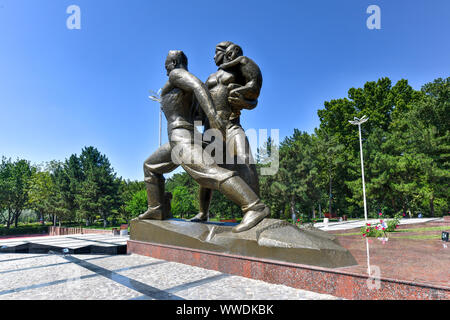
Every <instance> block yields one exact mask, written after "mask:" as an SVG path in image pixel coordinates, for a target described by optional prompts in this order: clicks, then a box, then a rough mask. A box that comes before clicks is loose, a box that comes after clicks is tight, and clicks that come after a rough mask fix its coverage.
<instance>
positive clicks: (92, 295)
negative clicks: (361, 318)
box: [0, 253, 338, 300]
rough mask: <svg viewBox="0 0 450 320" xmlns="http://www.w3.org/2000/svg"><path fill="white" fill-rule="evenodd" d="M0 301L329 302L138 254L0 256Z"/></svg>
mask: <svg viewBox="0 0 450 320" xmlns="http://www.w3.org/2000/svg"><path fill="white" fill-rule="evenodd" d="M0 279H1V281H0V300H27V299H36V300H154V299H157V300H172V299H173V300H185V299H187V300H192V299H194V300H215V299H223V300H253V299H256V300H267V299H270V300H318V299H320V300H329V299H338V298H336V297H333V296H330V295H324V294H318V293H313V292H308V291H305V290H300V289H295V288H291V287H287V286H283V285H275V284H270V283H266V282H262V281H258V280H252V279H248V278H243V277H238V276H232V275H229V274H224V273H220V272H217V271H212V270H206V269H202V268H198V267H192V266H188V265H184V264H180V263H175V262H167V261H164V260H158V259H153V258H149V257H144V256H139V255H115V256H105V255H66V256H64V255H58V254H6V253H4V254H0Z"/></svg>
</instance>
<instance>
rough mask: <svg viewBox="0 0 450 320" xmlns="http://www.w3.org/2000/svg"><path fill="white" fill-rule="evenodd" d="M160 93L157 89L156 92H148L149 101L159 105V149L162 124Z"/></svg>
mask: <svg viewBox="0 0 450 320" xmlns="http://www.w3.org/2000/svg"><path fill="white" fill-rule="evenodd" d="M161 91H162V89H159V90H158V92H154V91H150V93H151V94H152V95H151V96H149V98H150V100H153V101H156V102H158V103H160V105H159V146H160V147H161V122H162V108H161Z"/></svg>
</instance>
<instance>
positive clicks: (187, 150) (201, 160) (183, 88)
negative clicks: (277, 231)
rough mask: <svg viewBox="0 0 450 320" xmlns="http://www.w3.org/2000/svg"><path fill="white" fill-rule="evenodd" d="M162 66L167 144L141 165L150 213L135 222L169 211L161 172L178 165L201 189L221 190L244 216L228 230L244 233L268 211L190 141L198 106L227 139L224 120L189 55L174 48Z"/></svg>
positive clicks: (234, 175) (233, 175) (160, 216)
mask: <svg viewBox="0 0 450 320" xmlns="http://www.w3.org/2000/svg"><path fill="white" fill-rule="evenodd" d="M165 68H166V70H167V75H168V77H169V80H168V82H167V83H166V84H165V85H164V87H163V89H162V92H161V105H162V109H163V112H164V115H165V117H166V119H167V130H168V135H169V142H168V143H167V144H165V145H163V146H161V147H160V148H159V149H158V150H157V151H156V152H155V153H153V154H152V155H151V156H150V157H149V158H148V159H147V160H146V161H145V163H144V175H145V184H146V188H147V200H148V210H147V211H146V212H145V213H143V214H142V215H140V216H139V219H158V220H163V219H166V218H167V216H168V214H167V213H168V212H169V210H170V208H168V207H167V206H168V203H169V201H167V200H166V199H165V193H164V181H165V179H164V176H163V174H164V173H169V172H171V171H173V170H175V168H177V167H178V166H179V165H181V166H182V167H183V168H184V170H186V172H187V173H188V174H190V175H191V176H192V177H193V178H194V180H196V181H197V182H198V183H199V184H200V186H201V187H203V188H207V189H213V190H219V191H220V192H221V193H223V194H224V195H225V196H226V197H227V198H228V199H229V200H231V201H233V202H234V203H236V204H237V205H238V206H240V207H241V209H242V211H243V212H244V213H245V215H244V217H243V219H242V222H241V223H240V224H239V225H237V226H236V227H234V228H233V229H232V231H233V232H242V231H246V230H249V229H251V228H252V227H254V226H255V225H257V224H258V223H259V222H260V221H262V220H263V219H264V218H265V217H267V216H268V215H270V210H269V207H267V206H266V205H265V204H264V203H263V202H262V201H261V200H260V198H259V196H258V195H257V194H256V193H255V192H254V191H253V190H252V189H251V188H250V187H249V186H248V184H247V183H246V182H245V181H244V180H243V179H242V178H241V177H239V176H238V175H237V173H236V172H235V171H231V170H228V169H225V168H222V167H219V166H218V165H217V163H216V162H215V161H214V159H213V158H212V156H211V155H208V154H207V153H205V152H203V148H202V146H201V145H200V144H196V143H194V134H200V133H198V131H197V132H196V130H197V129H196V128H195V127H194V112H193V111H194V110H193V108H194V107H195V105H196V103H197V104H198V105H199V106H200V108H201V109H202V111H203V113H204V114H205V115H206V117H207V119H208V121H209V125H210V126H211V128H215V129H218V130H220V131H221V132H222V134H223V135H224V136H225V133H226V127H227V124H226V120H224V119H223V117H221V116H219V114H218V112H217V111H216V108H215V105H214V102H213V99H212V97H211V94H210V93H209V91H208V89H207V88H206V86H205V85H204V84H203V83H202V82H201V81H200V80H199V79H198V78H197V77H195V76H194V75H193V74H191V73H190V72H189V71H188V61H187V57H186V56H185V54H184V53H183V52H182V51H177V50H173V51H170V52H169V54H168V55H167V59H166V62H165ZM192 160H194V161H192Z"/></svg>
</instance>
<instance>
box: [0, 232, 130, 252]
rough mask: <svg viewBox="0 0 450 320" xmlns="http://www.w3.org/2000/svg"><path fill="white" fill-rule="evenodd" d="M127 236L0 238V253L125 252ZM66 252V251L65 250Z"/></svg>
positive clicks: (93, 235) (86, 235)
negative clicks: (65, 250)
mask: <svg viewBox="0 0 450 320" xmlns="http://www.w3.org/2000/svg"><path fill="white" fill-rule="evenodd" d="M128 239H129V236H114V235H112V234H111V235H110V234H78V235H65V236H48V237H29V238H19V239H7V240H0V253H48V252H58V253H62V252H63V250H64V249H67V250H68V253H71V254H82V253H83V254H102V253H103V254H125V253H126V245H127V240H128ZM66 253H67V252H66Z"/></svg>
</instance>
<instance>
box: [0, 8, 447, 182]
mask: <svg viewBox="0 0 450 320" xmlns="http://www.w3.org/2000/svg"><path fill="white" fill-rule="evenodd" d="M72 4H75V5H78V6H79V7H80V8H81V30H68V29H67V28H66V19H67V18H68V17H69V14H67V13H66V8H67V7H68V6H69V5H72ZM371 4H376V5H378V6H379V7H380V8H381V30H369V29H368V28H367V27H366V20H367V18H368V17H369V14H367V13H366V9H367V7H368V6H369V5H371ZM224 40H230V41H233V42H236V43H238V44H240V45H241V46H242V47H243V49H244V54H245V55H247V56H249V57H251V58H252V59H253V60H254V61H256V62H257V63H258V64H259V66H260V67H261V70H262V72H263V77H264V84H263V88H262V93H261V96H260V103H259V105H258V107H257V108H256V109H255V110H253V111H246V112H244V113H243V116H242V124H243V126H244V128H245V129H247V128H256V129H259V128H266V129H271V128H275V129H280V137H281V138H283V137H285V136H287V135H291V134H292V132H293V130H294V128H298V129H300V130H303V131H308V132H312V131H313V130H314V128H315V127H317V126H318V125H319V119H318V116H317V110H318V109H320V108H322V107H323V102H324V101H327V100H330V99H335V98H342V97H346V96H347V91H348V89H349V88H350V87H360V86H363V85H364V83H365V82H366V81H373V80H377V79H379V78H380V77H389V78H391V79H392V80H393V81H394V83H395V82H396V81H398V80H399V79H401V78H406V79H408V80H409V82H410V84H411V85H412V86H413V87H414V88H415V89H419V88H420V87H421V86H422V85H423V84H424V83H426V82H430V81H432V80H434V79H435V78H438V77H448V76H449V71H450V41H449V40H450V1H448V0H432V1H430V0H421V1H413V0H386V1H380V0H370V1H366V0H345V1H335V0H327V1H325V0H314V1H313V0H310V1H299V0H292V1H285V0H279V1H265V0H260V1H254V0H238V1H236V0H228V1H213V0H209V1H207V0H201V1H200V0H189V1H178V0H177V1H156V0H127V1H114V0H70V1H66V0H0V121H1V122H0V123H1V126H0V155H4V156H7V157H12V158H16V157H20V158H25V159H29V160H31V161H32V162H33V163H41V162H44V161H50V160H53V159H56V160H64V159H65V158H66V157H69V156H70V154H72V153H77V154H79V153H80V151H81V149H82V147H84V146H89V145H92V146H95V147H97V148H98V149H99V150H100V151H101V152H102V153H105V154H106V155H107V156H108V158H109V159H110V161H111V163H112V165H113V167H114V168H115V170H116V172H117V173H118V175H119V176H122V177H124V178H130V179H139V180H142V176H143V173H142V163H143V161H144V160H145V159H146V158H147V157H148V156H149V155H150V154H151V153H152V152H153V151H154V150H155V149H156V148H157V146H158V107H157V104H156V103H154V102H152V101H150V100H149V99H148V90H149V89H155V90H157V89H158V88H160V87H162V86H163V84H164V83H165V81H166V76H165V71H164V59H165V56H166V54H167V52H168V51H169V50H171V49H180V50H183V51H184V52H185V53H186V54H187V56H188V58H189V69H190V71H191V72H192V73H194V74H195V75H196V76H198V77H199V78H200V79H202V80H206V78H207V77H208V75H209V74H211V73H213V72H215V70H216V67H215V65H214V61H213V56H214V48H215V45H216V44H217V43H218V42H220V41H224ZM163 141H167V133H166V131H165V128H164V131H163Z"/></svg>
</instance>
